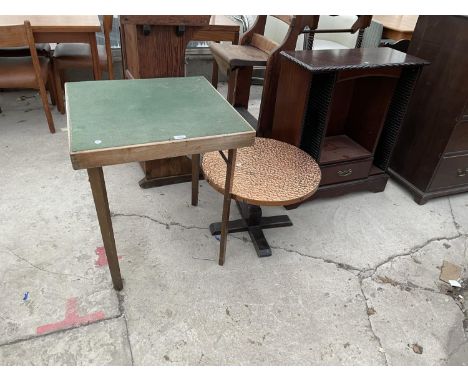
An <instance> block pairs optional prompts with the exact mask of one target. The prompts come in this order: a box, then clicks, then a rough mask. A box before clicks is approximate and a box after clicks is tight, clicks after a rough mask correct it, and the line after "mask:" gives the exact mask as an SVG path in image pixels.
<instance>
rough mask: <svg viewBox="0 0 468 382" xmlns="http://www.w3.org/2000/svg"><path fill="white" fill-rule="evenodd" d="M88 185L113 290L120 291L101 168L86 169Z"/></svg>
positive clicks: (120, 281)
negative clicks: (89, 185)
mask: <svg viewBox="0 0 468 382" xmlns="http://www.w3.org/2000/svg"><path fill="white" fill-rule="evenodd" d="M88 176H89V183H90V184H91V191H92V193H93V198H94V205H95V206H96V213H97V217H98V220H99V227H100V228H101V235H102V241H103V243H104V248H105V250H106V257H107V262H108V264H109V270H110V274H111V277H112V283H113V284H114V289H115V290H122V287H123V285H122V277H121V276H120V266H119V260H118V258H117V249H116V247H115V240H114V230H113V229H112V219H111V216H110V211H109V202H108V200H107V191H106V183H105V182H104V173H103V172H102V167H97V168H88Z"/></svg>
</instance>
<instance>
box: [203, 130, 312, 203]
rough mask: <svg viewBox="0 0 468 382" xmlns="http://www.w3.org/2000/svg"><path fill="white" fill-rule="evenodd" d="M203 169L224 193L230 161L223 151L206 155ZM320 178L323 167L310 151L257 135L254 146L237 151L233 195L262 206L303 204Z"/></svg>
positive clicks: (209, 181)
mask: <svg viewBox="0 0 468 382" xmlns="http://www.w3.org/2000/svg"><path fill="white" fill-rule="evenodd" d="M225 154H226V156H227V152H225ZM202 169H203V173H204V175H205V179H206V180H207V182H208V183H209V184H210V185H211V186H212V187H213V188H215V189H216V190H217V191H218V192H221V193H224V184H225V181H226V162H225V161H224V159H223V157H222V156H221V154H220V153H219V152H217V151H214V152H210V153H206V154H203V158H202ZM320 179H321V173H320V168H319V166H318V165H317V163H316V162H315V161H314V159H313V158H312V157H311V156H310V155H309V154H307V153H305V152H304V151H302V150H300V149H299V148H297V147H295V146H292V145H290V144H288V143H284V142H280V141H276V140H273V139H266V138H255V144H254V145H253V146H249V147H243V148H240V149H238V150H237V159H236V169H235V172H234V183H233V187H232V198H233V199H236V200H239V201H242V202H245V203H250V204H254V205H261V206H278V205H281V206H285V205H289V204H294V203H299V202H301V201H303V200H305V199H307V198H308V197H310V196H311V195H312V194H314V192H315V191H316V190H317V188H318V186H319V184H320Z"/></svg>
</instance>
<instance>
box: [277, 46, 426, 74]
mask: <svg viewBox="0 0 468 382" xmlns="http://www.w3.org/2000/svg"><path fill="white" fill-rule="evenodd" d="M281 55H282V56H283V57H284V59H287V60H291V61H293V62H295V63H296V64H298V65H300V66H302V67H303V68H305V69H307V70H309V71H311V72H331V71H338V70H354V69H372V68H386V67H399V66H421V65H427V64H429V62H428V61H426V60H423V59H421V58H418V57H415V56H410V55H409V54H405V53H402V52H400V51H398V50H395V49H392V48H359V49H326V50H301V51H284V52H281Z"/></svg>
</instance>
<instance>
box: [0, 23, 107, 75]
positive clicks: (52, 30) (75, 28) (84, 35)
mask: <svg viewBox="0 0 468 382" xmlns="http://www.w3.org/2000/svg"><path fill="white" fill-rule="evenodd" d="M25 20H28V21H29V22H30V23H31V28H32V31H33V34H34V41H35V42H36V43H61V42H77V43H85V44H89V46H90V49H91V58H92V61H93V74H94V79H95V80H100V79H101V69H100V67H99V54H98V50H97V42H96V32H100V31H101V23H100V22H99V17H98V16H96V15H83V16H79V15H72V16H70V15H69V16H59V15H14V16H10V15H8V16H5V15H0V26H5V25H20V24H21V25H22V24H24V21H25Z"/></svg>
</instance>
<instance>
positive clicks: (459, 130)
mask: <svg viewBox="0 0 468 382" xmlns="http://www.w3.org/2000/svg"><path fill="white" fill-rule="evenodd" d="M457 151H468V121H464V120H460V122H458V123H457V124H456V125H455V127H454V128H453V131H452V135H451V136H450V140H449V141H448V143H447V147H446V149H445V152H446V153H450V152H457Z"/></svg>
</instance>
